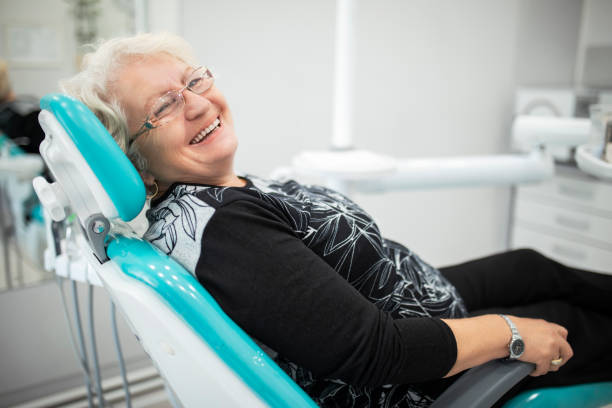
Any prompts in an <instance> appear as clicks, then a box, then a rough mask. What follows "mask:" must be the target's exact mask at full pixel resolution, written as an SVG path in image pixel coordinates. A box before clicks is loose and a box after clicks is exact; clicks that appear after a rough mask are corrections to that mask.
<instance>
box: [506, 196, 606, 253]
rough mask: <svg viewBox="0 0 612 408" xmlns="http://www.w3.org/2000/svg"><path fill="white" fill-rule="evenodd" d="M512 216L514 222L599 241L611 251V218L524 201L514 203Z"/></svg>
mask: <svg viewBox="0 0 612 408" xmlns="http://www.w3.org/2000/svg"><path fill="white" fill-rule="evenodd" d="M514 216H515V219H516V221H524V222H527V223H529V224H534V225H541V226H542V227H544V228H549V229H553V230H560V231H563V232H566V233H569V234H572V235H577V236H580V237H583V238H586V239H587V240H596V241H600V242H602V243H603V244H604V246H609V247H610V250H611V251H612V218H605V217H600V216H597V215H591V214H586V213H584V212H581V211H571V210H568V209H565V208H559V207H552V206H549V205H545V204H542V203H539V202H534V201H526V200H518V201H517V202H516V210H515V215H514Z"/></svg>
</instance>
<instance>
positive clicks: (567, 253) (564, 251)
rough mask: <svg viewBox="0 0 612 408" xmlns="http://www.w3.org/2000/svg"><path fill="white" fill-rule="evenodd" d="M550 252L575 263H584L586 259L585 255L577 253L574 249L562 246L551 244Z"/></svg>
mask: <svg viewBox="0 0 612 408" xmlns="http://www.w3.org/2000/svg"><path fill="white" fill-rule="evenodd" d="M552 251H553V252H554V253H556V254H557V255H561V256H563V257H566V258H570V259H572V260H576V261H584V260H585V259H586V258H587V254H585V253H584V252H582V251H578V250H576V249H574V248H569V247H567V246H564V245H559V244H553V247H552Z"/></svg>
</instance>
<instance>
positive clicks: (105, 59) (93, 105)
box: [60, 33, 195, 171]
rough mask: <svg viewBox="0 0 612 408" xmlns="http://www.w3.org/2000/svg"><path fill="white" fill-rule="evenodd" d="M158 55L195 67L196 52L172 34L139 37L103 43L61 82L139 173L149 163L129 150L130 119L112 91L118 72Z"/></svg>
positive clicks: (133, 147) (61, 86)
mask: <svg viewBox="0 0 612 408" xmlns="http://www.w3.org/2000/svg"><path fill="white" fill-rule="evenodd" d="M157 54H168V55H170V56H172V57H174V58H176V59H178V60H181V61H183V62H185V63H187V64H190V65H195V64H194V62H195V57H194V55H193V49H192V48H191V46H190V45H189V44H188V43H187V42H186V41H185V40H184V39H183V38H181V37H179V36H177V35H174V34H170V33H159V34H150V33H148V34H139V35H135V36H133V37H124V38H114V39H111V40H108V41H103V42H100V43H99V44H97V45H96V46H94V47H93V51H92V52H90V53H87V54H85V56H84V57H83V63H82V70H81V72H79V73H78V74H76V75H75V76H74V77H72V78H69V79H66V80H63V81H60V88H61V90H62V92H64V93H66V94H68V95H71V96H73V97H75V98H76V99H78V100H80V101H81V102H83V103H84V104H85V105H87V107H89V109H91V111H92V112H93V113H94V114H95V115H96V116H97V117H98V119H100V122H102V124H103V125H104V126H105V127H106V129H108V131H109V133H110V134H111V135H112V136H113V138H114V139H115V141H116V142H117V144H118V145H119V147H120V148H121V150H123V151H124V152H125V154H126V155H127V156H128V158H129V159H130V160H131V161H132V163H133V164H134V166H135V167H136V168H137V169H138V170H139V171H143V170H146V169H147V162H146V160H145V158H144V157H143V156H142V155H141V154H140V152H138V149H137V147H136V146H135V145H132V146H131V147H129V141H130V134H129V132H128V126H127V117H126V115H125V112H124V110H123V108H122V107H121V104H120V103H119V101H118V100H117V99H116V98H115V97H114V95H113V94H112V92H111V89H112V87H113V84H114V82H115V81H116V80H117V76H116V74H117V73H118V71H119V70H120V69H121V68H122V67H123V66H125V65H126V64H127V63H129V62H130V61H131V60H132V59H133V58H144V57H147V56H152V55H157Z"/></svg>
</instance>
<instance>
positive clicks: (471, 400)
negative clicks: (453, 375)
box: [431, 360, 534, 408]
mask: <svg viewBox="0 0 612 408" xmlns="http://www.w3.org/2000/svg"><path fill="white" fill-rule="evenodd" d="M533 369H534V365H533V364H531V363H525V362H522V361H506V360H492V361H489V362H488V363H485V364H483V365H480V366H478V367H474V368H472V369H470V370H469V371H468V372H467V373H465V374H463V375H462V376H461V378H459V379H458V380H457V381H455V383H454V384H453V385H451V386H450V387H449V388H448V389H447V390H446V391H444V392H443V393H442V395H440V396H439V397H438V399H437V400H436V401H435V402H434V403H433V404H432V405H431V408H445V407H472V408H489V407H491V406H492V405H493V404H494V403H495V402H496V401H497V400H499V398H501V397H502V395H504V394H505V393H506V392H508V390H510V388H512V387H513V386H514V385H515V384H516V383H518V382H519V381H520V380H522V379H523V378H524V377H525V376H527V375H528V374H529V373H531V372H532V371H533Z"/></svg>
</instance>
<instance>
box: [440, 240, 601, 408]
mask: <svg viewBox="0 0 612 408" xmlns="http://www.w3.org/2000/svg"><path fill="white" fill-rule="evenodd" d="M440 271H441V272H442V274H443V275H444V276H445V277H446V278H447V279H448V280H449V281H450V282H451V283H452V284H453V285H455V287H456V288H457V290H458V291H459V293H460V294H461V296H462V297H463V299H464V301H465V304H466V307H467V309H468V311H469V312H470V315H472V316H476V315H482V314H487V313H505V314H510V315H515V316H519V317H533V318H542V319H544V320H548V321H550V322H554V323H557V324H560V325H561V326H564V327H565V328H566V329H567V330H568V338H567V340H568V342H569V344H570V345H571V346H572V349H573V351H574V357H573V358H572V359H571V360H570V361H569V362H568V363H567V364H566V365H564V366H563V367H562V368H561V369H560V370H559V371H557V372H551V373H548V374H546V375H544V376H540V377H531V376H528V377H527V378H525V379H524V380H523V381H521V382H520V383H519V384H517V386H516V387H514V388H513V389H512V390H511V391H510V392H509V393H507V394H506V395H505V396H504V399H503V401H506V400H508V399H510V398H511V397H512V396H514V395H516V394H518V393H519V392H521V391H525V390H528V389H533V388H542V387H554V386H563V385H570V384H582V383H591V382H601V381H612V276H611V275H604V274H598V273H592V272H587V271H582V270H578V269H573V268H569V267H566V266H564V265H562V264H560V263H558V262H555V261H553V260H551V259H548V258H546V257H545V256H543V255H541V254H539V253H538V252H536V251H533V250H529V249H521V250H515V251H510V252H504V253H501V254H497V255H492V256H489V257H486V258H482V259H477V260H474V261H470V262H466V263H463V264H460V265H455V266H450V267H446V268H441V269H440ZM483 334H485V333H483ZM455 377H457V376H455ZM455 379H456V378H453V379H448V381H446V382H444V383H443V385H442V387H440V385H437V386H436V387H437V390H438V391H441V390H442V389H443V388H446V387H448V386H449V385H450V383H452V382H453V380H455ZM436 387H434V389H435V388H436ZM434 393H437V392H434ZM503 401H500V405H501V403H503Z"/></svg>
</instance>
